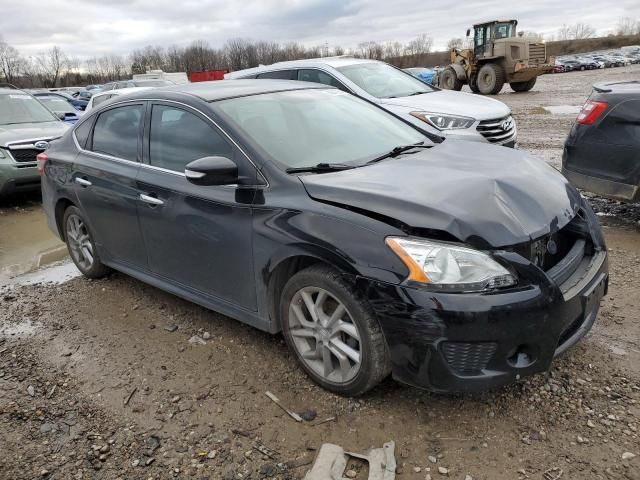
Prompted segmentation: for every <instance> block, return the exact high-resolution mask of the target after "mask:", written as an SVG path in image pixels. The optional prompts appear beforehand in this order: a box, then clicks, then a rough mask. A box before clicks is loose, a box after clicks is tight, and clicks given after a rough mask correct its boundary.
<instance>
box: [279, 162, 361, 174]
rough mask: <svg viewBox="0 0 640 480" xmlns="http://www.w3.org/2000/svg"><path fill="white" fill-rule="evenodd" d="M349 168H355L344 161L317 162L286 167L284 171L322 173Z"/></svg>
mask: <svg viewBox="0 0 640 480" xmlns="http://www.w3.org/2000/svg"><path fill="white" fill-rule="evenodd" d="M350 168H355V166H353V165H346V164H344V163H318V164H317V165H310V166H308V167H294V168H287V169H286V170H285V172H287V173H302V172H312V173H324V172H337V171H340V170H348V169H350Z"/></svg>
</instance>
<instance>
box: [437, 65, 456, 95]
mask: <svg viewBox="0 0 640 480" xmlns="http://www.w3.org/2000/svg"><path fill="white" fill-rule="evenodd" d="M438 83H439V84H440V85H439V86H440V88H444V89H445V90H457V91H458V92H459V91H460V90H462V82H461V81H460V80H458V75H457V74H456V71H455V70H454V69H453V68H451V67H447V68H445V69H444V70H443V71H442V73H441V74H440V78H439V80H438Z"/></svg>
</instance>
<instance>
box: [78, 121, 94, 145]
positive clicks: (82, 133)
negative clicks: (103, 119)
mask: <svg viewBox="0 0 640 480" xmlns="http://www.w3.org/2000/svg"><path fill="white" fill-rule="evenodd" d="M92 123H93V122H91V120H89V121H86V122H83V123H82V124H80V126H78V127H77V128H76V130H75V132H74V133H75V135H76V140H78V145H80V147H81V148H85V146H86V145H87V139H88V138H89V134H90V133H91V124H92Z"/></svg>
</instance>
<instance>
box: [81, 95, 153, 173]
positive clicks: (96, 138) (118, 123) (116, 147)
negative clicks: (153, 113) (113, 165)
mask: <svg viewBox="0 0 640 480" xmlns="http://www.w3.org/2000/svg"><path fill="white" fill-rule="evenodd" d="M142 118H143V106H142V105H127V106H125V107H117V108H112V109H110V110H107V111H106V112H103V113H101V114H100V116H99V117H98V120H96V126H95V127H94V129H93V144H92V148H91V149H92V150H93V151H94V152H96V153H104V154H106V155H111V156H113V157H118V158H123V159H125V160H131V161H133V162H135V161H136V160H137V158H138V136H139V134H140V122H141V120H142Z"/></svg>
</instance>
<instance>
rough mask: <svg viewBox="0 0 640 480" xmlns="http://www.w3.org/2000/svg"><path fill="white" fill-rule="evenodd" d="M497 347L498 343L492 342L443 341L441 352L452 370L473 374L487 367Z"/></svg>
mask: <svg viewBox="0 0 640 480" xmlns="http://www.w3.org/2000/svg"><path fill="white" fill-rule="evenodd" d="M497 348H498V344H496V343H493V342H476V343H465V342H444V343H443V344H442V353H443V354H444V358H445V359H446V360H447V363H448V364H449V365H450V366H451V368H453V370H455V371H456V372H458V373H461V374H464V375H473V374H478V373H480V372H482V370H484V369H485V368H487V364H488V363H489V362H490V361H491V359H492V358H493V354H494V353H496V349H497Z"/></svg>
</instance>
